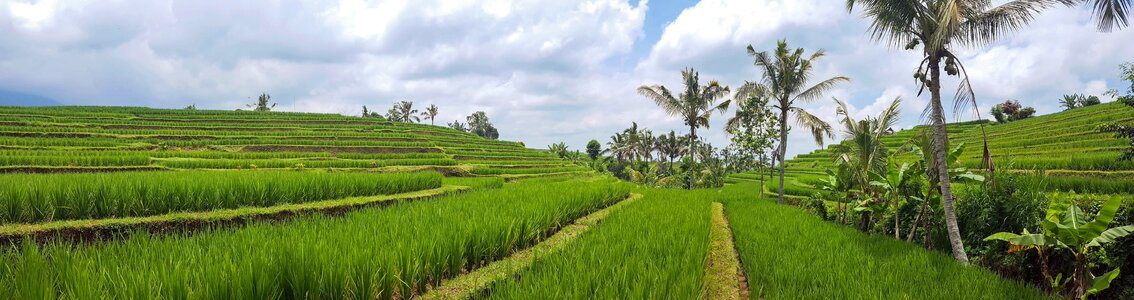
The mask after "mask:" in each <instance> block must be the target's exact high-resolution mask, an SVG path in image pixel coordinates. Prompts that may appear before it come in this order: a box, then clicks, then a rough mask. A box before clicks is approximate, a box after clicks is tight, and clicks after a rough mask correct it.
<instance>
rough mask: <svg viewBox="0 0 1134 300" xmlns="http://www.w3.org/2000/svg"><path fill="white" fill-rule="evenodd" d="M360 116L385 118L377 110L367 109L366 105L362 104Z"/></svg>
mask: <svg viewBox="0 0 1134 300" xmlns="http://www.w3.org/2000/svg"><path fill="white" fill-rule="evenodd" d="M362 117H363V118H378V119H385V118H384V117H382V114H379V113H378V112H376V111H372V110H369V109H367V108H366V105H363V106H362Z"/></svg>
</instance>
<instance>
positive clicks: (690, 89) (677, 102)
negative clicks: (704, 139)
mask: <svg viewBox="0 0 1134 300" xmlns="http://www.w3.org/2000/svg"><path fill="white" fill-rule="evenodd" d="M681 77H682V79H683V83H684V85H685V91H683V92H681V93H680V94H678V95H676V96H675V95H674V94H673V93H672V92H670V90H669V89H667V88H666V87H664V86H661V85H653V86H645V85H643V86H641V87H638V93H639V94H641V95H642V96H645V97H646V98H650V100H654V103H657V105H658V106H659V107H661V108H662V109H663V110H665V112H666V113H669V114H670V115H672V116H677V117H680V118H681V119H682V120H683V121H685V125H686V126H689V147H688V149H694V148H695V147H694V145H695V144H696V140H697V128H700V127H705V128H708V127H709V117H711V116H712V113H713V112H714V111H719V112H721V113H724V112H725V111H726V110H728V105H729V103H730V102H731V101H730V100H725V101H723V102H721V103H716V101H717V100H718V99H721V98H724V97H725V96H726V95H728V94H729V92H730V91H729V89H728V87H727V86H722V85H721V84H720V83H719V82H717V81H716V80H712V81H709V84H708V85H704V86H702V85H701V82H700V78H699V77H700V76H699V74H698V73H697V72H696V71H694V70H693V69H691V68H690V69H685V70H682V71H681ZM694 152H695V151H688V153H689V160H690V163H693V166H690V168H689V188H690V189H692V188H693V180H694V177H696V176H694V172H695V169H696V167H695V166H696V163H695V160H696V156H695V155H694Z"/></svg>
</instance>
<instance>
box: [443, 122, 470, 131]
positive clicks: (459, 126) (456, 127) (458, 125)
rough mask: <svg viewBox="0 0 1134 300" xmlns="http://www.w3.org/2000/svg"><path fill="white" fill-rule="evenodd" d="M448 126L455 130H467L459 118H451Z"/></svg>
mask: <svg viewBox="0 0 1134 300" xmlns="http://www.w3.org/2000/svg"><path fill="white" fill-rule="evenodd" d="M448 126H449V128H452V129H453V130H456V131H460V132H469V129H468V127H465V124H463V123H461V120H453V123H449V125H448Z"/></svg>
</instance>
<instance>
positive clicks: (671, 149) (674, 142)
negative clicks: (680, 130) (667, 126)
mask: <svg viewBox="0 0 1134 300" xmlns="http://www.w3.org/2000/svg"><path fill="white" fill-rule="evenodd" d="M681 140H682V138H681V137H678V136H677V132H674V131H672V130H671V131H670V132H669V133H667V134H662V135H659V136H658V138H657V141H656V143H657V145H656V146H655V147H656V148H657V149H658V155H659V156H658V158H665V159H666V165H667V169H669V170H670V171H671V172H670V173H672V170H673V160H674V159H676V158H678V157H681V156H682V155H684V153H685V148H684V147H683V145H682V143H681Z"/></svg>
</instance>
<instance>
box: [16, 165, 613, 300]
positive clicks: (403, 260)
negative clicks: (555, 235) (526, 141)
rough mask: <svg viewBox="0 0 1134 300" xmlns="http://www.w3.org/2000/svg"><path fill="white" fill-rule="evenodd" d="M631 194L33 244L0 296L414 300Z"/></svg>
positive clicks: (23, 250) (488, 193)
mask: <svg viewBox="0 0 1134 300" xmlns="http://www.w3.org/2000/svg"><path fill="white" fill-rule="evenodd" d="M628 194H629V189H628V188H627V187H626V186H624V185H612V184H596V183H592V182H582V181H573V182H561V183H551V184H548V183H540V184H525V183H518V184H514V185H508V186H506V187H504V188H501V189H495V190H483V191H478V192H473V193H464V194H458V195H452V196H446V197H442V198H439V199H436V200H432V201H416V202H403V203H397V204H393V205H391V206H388V207H384V208H369V209H363V210H360V211H356V212H352V213H349V214H347V215H345V216H341V217H331V216H323V215H318V216H308V217H302V218H299V219H295V220H293V221H291V222H287V223H282V224H280V223H275V224H273V223H253V224H251V225H249V226H246V227H242V228H228V229H218V230H214V231H211V232H204V233H199V234H194V235H171V236H164V237H155V236H148V235H146V234H135V235H131V236H130V237H129V238H127V239H126V240H122V241H119V242H113V243H109V244H106V245H98V246H96V245H90V246H79V247H72V246H71V245H61V244H49V245H46V246H44V247H43V248H42V249H39V248H38V247H36V246H35V245H34V244H31V243H27V244H25V247H16V248H17V249H12V250H13V251H4V252H3V253H0V260H2V261H3V264H4V265H5V266H7V267H6V268H0V293H3V294H4V295H6V296H10V297H13V298H20V299H28V298H29V297H30V298H36V297H41V298H42V297H47V298H82V299H98V298H111V299H121V298H171V299H217V298H228V299H279V298H287V299H298V298H303V299H376V298H377V299H391V298H402V299H404V298H409V297H410V295H414V294H415V293H418V292H423V291H424V290H425V288H426V287H427V286H428V285H432V284H437V283H439V281H440V280H441V279H443V278H450V277H453V276H456V275H458V274H460V273H461V272H463V271H466V270H469V269H472V268H475V267H478V266H480V265H482V264H483V263H484V262H489V261H493V260H496V259H500V258H503V257H506V256H508V255H510V254H511V253H512V252H513V251H515V250H516V249H518V248H521V247H526V246H528V245H532V244H535V243H536V242H538V241H539V240H541V239H543V238H545V237H547V236H548V235H549V234H550V233H551V232H553V231H554V230H555V229H557V228H559V227H562V226H564V225H566V224H568V223H569V222H571V220H573V219H576V218H578V217H581V216H584V215H586V214H588V213H590V212H593V211H596V210H599V209H601V208H603V207H606V206H608V205H610V204H612V203H614V202H617V201H619V200H621V199H624V198H625V197H626V196H628Z"/></svg>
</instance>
